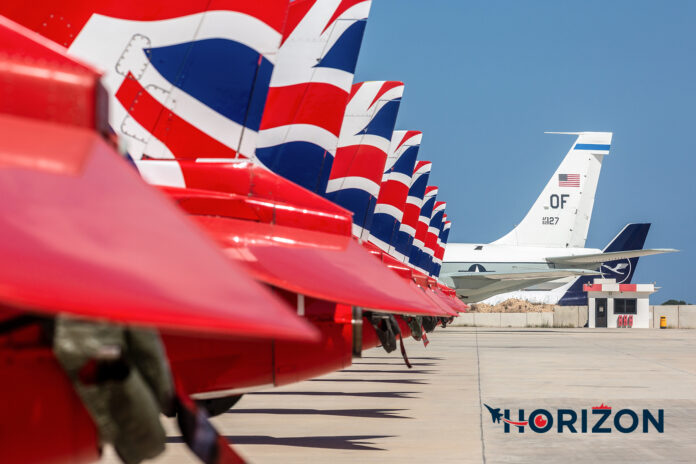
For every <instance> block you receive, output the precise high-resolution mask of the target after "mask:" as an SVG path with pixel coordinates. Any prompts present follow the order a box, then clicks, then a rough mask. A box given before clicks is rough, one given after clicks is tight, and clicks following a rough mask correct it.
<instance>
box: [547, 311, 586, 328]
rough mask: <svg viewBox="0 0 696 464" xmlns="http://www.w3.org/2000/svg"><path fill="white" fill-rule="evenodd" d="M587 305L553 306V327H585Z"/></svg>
mask: <svg viewBox="0 0 696 464" xmlns="http://www.w3.org/2000/svg"><path fill="white" fill-rule="evenodd" d="M585 324H587V306H556V307H554V308H553V326H554V327H585Z"/></svg>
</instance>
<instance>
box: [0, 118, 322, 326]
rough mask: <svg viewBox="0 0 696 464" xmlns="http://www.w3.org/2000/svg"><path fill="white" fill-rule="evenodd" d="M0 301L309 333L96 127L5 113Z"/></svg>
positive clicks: (124, 317) (115, 317) (122, 317)
mask: <svg viewBox="0 0 696 464" xmlns="http://www.w3.org/2000/svg"><path fill="white" fill-rule="evenodd" d="M0 198H2V201H1V202H0V237H1V238H2V239H1V240H0V260H1V261H2V263H3V265H2V266H0V299H2V300H3V301H5V302H7V303H10V304H12V305H15V306H19V307H23V308H27V309H32V310H37V311H45V312H51V313H62V312H69V313H72V314H76V315H82V316H89V317H96V318H103V319H109V320H112V321H116V322H124V323H140V324H147V325H156V326H158V327H163V328H174V329H196V330H205V331H216V332H226V333H234V334H238V335H244V336H252V337H280V338H298V337H299V338H307V337H311V336H312V334H313V331H312V330H310V329H309V328H308V326H307V324H305V323H304V322H303V321H301V320H300V319H298V318H297V317H296V316H295V315H294V314H292V313H291V312H290V311H288V308H287V306H286V305H284V304H283V303H281V302H280V301H279V300H278V299H276V298H275V297H273V296H272V295H271V294H270V292H268V291H267V290H266V289H264V288H263V287H262V286H261V285H259V284H257V283H255V282H254V281H253V280H252V279H250V278H249V277H248V276H247V275H245V272H244V271H243V270H242V269H241V268H239V266H236V265H234V264H233V263H230V262H229V260H226V259H225V258H224V257H223V256H222V255H221V254H220V253H219V252H218V251H217V250H216V249H215V245H214V244H213V243H211V242H209V240H208V239H207V238H206V237H205V236H204V235H203V234H201V233H200V232H199V231H198V230H197V229H196V228H195V226H194V225H193V224H191V223H190V222H189V221H188V220H186V219H185V218H184V217H183V216H182V215H181V214H180V213H179V212H178V211H176V207H175V206H174V205H173V204H171V202H169V201H168V200H167V199H166V197H164V196H162V195H161V194H159V193H158V192H156V191H155V190H154V189H152V188H151V187H149V186H147V185H146V184H145V183H143V182H142V181H141V180H140V179H139V178H138V175H137V173H136V171H135V170H134V169H132V168H131V167H130V166H129V165H128V164H127V163H126V162H124V161H123V160H121V159H119V157H118V155H117V154H116V153H115V152H114V151H113V150H112V149H111V147H109V146H108V144H107V143H106V142H105V141H104V140H103V139H102V138H101V137H99V136H98V135H97V134H96V133H95V132H93V131H90V130H87V129H82V128H78V127H72V126H66V125H59V124H54V123H50V122H45V121H37V120H33V119H28V118H19V117H14V116H10V115H5V114H0Z"/></svg>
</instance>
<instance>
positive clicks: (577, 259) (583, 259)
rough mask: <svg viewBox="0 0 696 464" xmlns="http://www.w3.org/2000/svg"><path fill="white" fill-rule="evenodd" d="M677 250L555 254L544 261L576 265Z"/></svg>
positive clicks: (654, 249) (656, 249)
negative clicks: (571, 254) (572, 254)
mask: <svg viewBox="0 0 696 464" xmlns="http://www.w3.org/2000/svg"><path fill="white" fill-rule="evenodd" d="M677 251H679V250H675V249H674V248H653V249H647V250H626V251H609V252H604V253H593V254H589V255H577V256H555V257H552V258H546V261H548V262H550V263H554V264H563V265H578V264H599V263H606V262H609V261H616V260H618V259H628V258H636V257H638V256H649V255H660V254H662V253H675V252H677Z"/></svg>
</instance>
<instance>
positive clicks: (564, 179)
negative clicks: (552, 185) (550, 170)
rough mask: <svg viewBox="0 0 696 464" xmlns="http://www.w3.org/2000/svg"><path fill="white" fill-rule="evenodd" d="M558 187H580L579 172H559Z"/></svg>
mask: <svg viewBox="0 0 696 464" xmlns="http://www.w3.org/2000/svg"><path fill="white" fill-rule="evenodd" d="M558 186H559V187H580V174H559V175H558Z"/></svg>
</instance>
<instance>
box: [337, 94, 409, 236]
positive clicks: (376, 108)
mask: <svg viewBox="0 0 696 464" xmlns="http://www.w3.org/2000/svg"><path fill="white" fill-rule="evenodd" d="M403 91H404V85H403V83H401V82H396V81H372V82H361V83H359V84H355V85H354V86H353V89H352V92H351V97H350V101H349V102H348V106H347V107H346V114H345V117H344V118H343V126H342V127H341V136H340V138H339V140H338V149H337V151H336V158H335V160H334V163H333V167H332V169H331V175H330V176H329V182H328V184H327V187H326V196H327V198H328V199H329V200H331V201H333V202H334V203H337V204H339V205H341V206H343V207H344V208H346V209H348V210H350V211H352V212H353V234H354V235H356V236H358V237H362V236H363V234H365V235H366V233H367V230H368V229H369V225H370V223H371V220H372V214H373V212H374V209H375V203H376V201H377V197H378V195H379V190H380V184H381V182H382V175H383V173H384V165H385V163H386V162H387V154H388V153H389V145H390V143H391V138H392V132H393V131H394V124H395V123H396V115H397V113H398V111H399V104H400V103H401V96H402V95H403ZM365 238H366V237H365Z"/></svg>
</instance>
